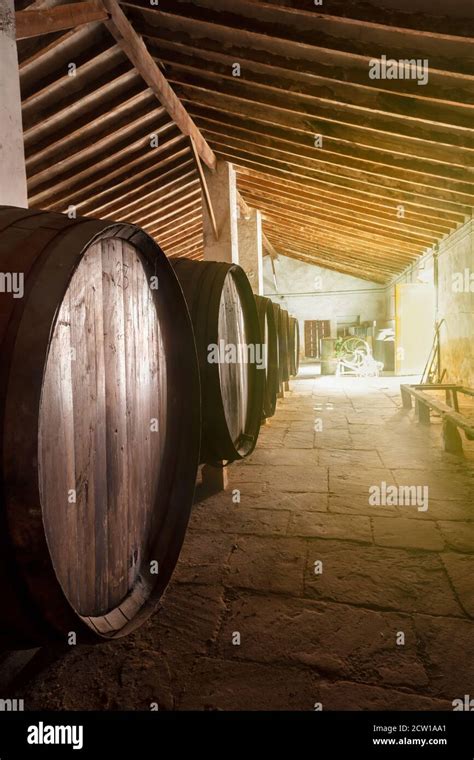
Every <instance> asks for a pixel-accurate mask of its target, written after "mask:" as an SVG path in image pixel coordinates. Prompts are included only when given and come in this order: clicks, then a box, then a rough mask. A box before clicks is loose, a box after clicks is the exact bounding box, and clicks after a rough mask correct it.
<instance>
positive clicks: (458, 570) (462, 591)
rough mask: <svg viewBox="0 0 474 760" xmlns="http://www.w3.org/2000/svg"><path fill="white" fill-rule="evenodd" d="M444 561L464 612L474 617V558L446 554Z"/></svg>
mask: <svg viewBox="0 0 474 760" xmlns="http://www.w3.org/2000/svg"><path fill="white" fill-rule="evenodd" d="M442 560H443V563H444V566H445V568H446V572H447V573H448V575H449V580H450V581H451V583H452V585H453V588H454V590H455V592H456V594H457V596H458V599H459V601H460V602H461V604H462V606H463V608H464V610H465V611H466V612H467V614H468V615H470V616H471V617H474V556H472V554H456V553H454V552H446V553H444V554H443V555H442Z"/></svg>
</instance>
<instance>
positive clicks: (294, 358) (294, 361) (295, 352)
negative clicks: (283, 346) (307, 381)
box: [288, 316, 300, 377]
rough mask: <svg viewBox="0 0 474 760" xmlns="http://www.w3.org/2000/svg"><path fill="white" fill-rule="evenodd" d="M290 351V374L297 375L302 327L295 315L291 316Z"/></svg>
mask: <svg viewBox="0 0 474 760" xmlns="http://www.w3.org/2000/svg"><path fill="white" fill-rule="evenodd" d="M288 352H289V358H290V374H291V375H292V376H293V377H296V375H297V374H298V370H299V367H300V328H299V324H298V320H297V319H296V318H295V317H291V316H290V318H289V337H288Z"/></svg>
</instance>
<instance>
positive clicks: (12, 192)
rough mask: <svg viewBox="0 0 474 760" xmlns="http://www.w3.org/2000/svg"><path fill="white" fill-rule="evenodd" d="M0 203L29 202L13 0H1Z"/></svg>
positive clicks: (22, 205)
mask: <svg viewBox="0 0 474 760" xmlns="http://www.w3.org/2000/svg"><path fill="white" fill-rule="evenodd" d="M0 204H5V205H7V206H20V207H23V208H27V206H28V195H27V189H26V169H25V150H24V145H23V124H22V120H21V93H20V75H19V70H18V54H17V49H16V33H15V8H14V3H13V0H0Z"/></svg>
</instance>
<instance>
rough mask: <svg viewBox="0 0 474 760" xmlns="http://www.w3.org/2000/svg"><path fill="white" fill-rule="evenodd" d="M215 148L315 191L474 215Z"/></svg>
mask: <svg viewBox="0 0 474 760" xmlns="http://www.w3.org/2000/svg"><path fill="white" fill-rule="evenodd" d="M214 145H215V150H216V153H217V154H218V155H220V156H222V157H223V158H224V159H225V160H226V161H231V162H233V163H235V164H240V165H243V166H247V167H250V168H251V169H257V170H258V171H259V172H261V173H264V174H265V173H270V174H272V173H273V172H275V173H276V174H278V175H279V176H280V177H288V179H294V178H296V180H297V181H298V182H299V183H300V184H303V185H304V184H307V185H308V186H309V187H312V188H313V189H317V188H319V187H322V188H323V189H324V188H326V189H328V190H330V191H332V192H333V193H335V194H340V195H342V196H346V195H349V196H351V195H358V196H359V195H360V196H361V197H364V196H365V197H366V198H367V200H368V201H370V200H374V201H376V200H377V199H383V201H385V202H392V204H393V206H392V207H393V208H394V209H395V210H396V209H397V207H398V206H399V205H400V204H401V205H403V207H404V208H407V207H410V208H414V209H415V210H420V211H423V210H424V209H429V210H431V211H432V212H434V213H436V211H437V210H439V211H448V212H452V213H455V214H458V215H459V216H460V218H461V220H462V219H463V218H468V217H470V216H471V207H470V206H464V205H461V204H458V203H448V202H446V201H441V200H433V199H432V198H428V197H426V196H422V195H415V194H408V193H402V192H400V193H398V192H397V191H396V190H389V189H385V190H384V191H379V192H377V191H376V190H374V189H373V188H371V186H370V184H366V183H362V182H355V181H352V180H347V179H346V178H339V177H319V176H315V174H314V173H312V172H311V171H309V170H307V169H305V168H304V167H299V168H298V169H296V167H295V165H294V164H293V165H292V164H291V163H288V162H283V161H277V160H275V159H274V158H269V157H266V156H260V155H259V156H255V154H254V153H250V152H249V151H244V150H240V149H237V148H228V147H227V146H225V145H218V144H217V143H215V144H214Z"/></svg>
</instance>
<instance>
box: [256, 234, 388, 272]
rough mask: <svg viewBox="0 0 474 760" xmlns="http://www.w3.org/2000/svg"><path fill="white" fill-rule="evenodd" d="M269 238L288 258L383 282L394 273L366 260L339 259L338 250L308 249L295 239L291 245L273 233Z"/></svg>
mask: <svg viewBox="0 0 474 760" xmlns="http://www.w3.org/2000/svg"><path fill="white" fill-rule="evenodd" d="M271 240H272V241H273V242H275V244H278V245H279V247H280V250H281V252H282V255H284V256H287V257H288V258H293V259H298V260H304V261H306V262H307V263H310V264H314V265H315V266H320V267H323V268H324V269H330V270H333V271H336V272H342V273H343V274H350V275H352V276H353V277H359V278H360V279H364V280H370V281H371V282H380V283H385V282H386V281H387V280H388V279H391V278H392V277H393V276H394V275H395V274H396V272H395V271H394V272H392V271H389V270H384V269H380V268H377V267H373V266H371V265H370V264H368V263H366V262H361V263H359V264H358V263H355V262H354V261H351V260H347V259H344V258H342V259H341V258H340V251H331V250H328V249H325V250H321V249H319V248H316V247H314V248H312V249H310V250H308V249H306V248H305V247H304V246H302V247H300V248H298V244H297V241H296V242H293V245H292V244H288V243H285V242H284V241H282V240H280V239H279V238H277V237H276V236H274V235H271ZM303 257H304V258H303Z"/></svg>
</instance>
